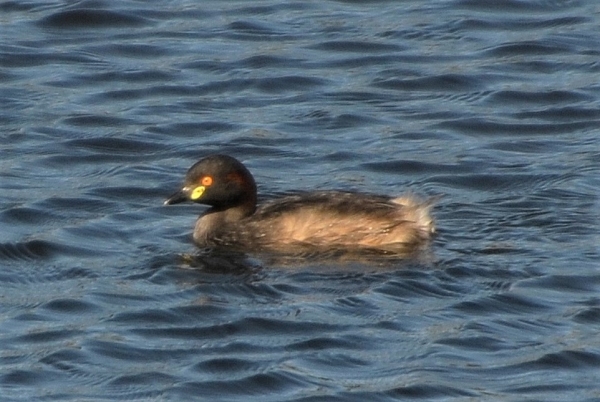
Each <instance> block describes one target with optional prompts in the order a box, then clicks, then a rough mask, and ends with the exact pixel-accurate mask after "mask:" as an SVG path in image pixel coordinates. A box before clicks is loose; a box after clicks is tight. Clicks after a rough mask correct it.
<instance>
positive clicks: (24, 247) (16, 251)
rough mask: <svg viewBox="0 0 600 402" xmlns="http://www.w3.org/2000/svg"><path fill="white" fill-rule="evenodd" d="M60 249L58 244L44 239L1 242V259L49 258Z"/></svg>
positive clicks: (27, 259)
mask: <svg viewBox="0 0 600 402" xmlns="http://www.w3.org/2000/svg"><path fill="white" fill-rule="evenodd" d="M58 251H59V247H58V246H57V245H55V244H53V243H50V242H47V241H43V240H29V241H25V242H17V243H0V260H12V261H19V260H21V261H22V260H25V261H32V260H47V259H50V258H51V257H52V256H54V255H55V254H56V253H57V252H58Z"/></svg>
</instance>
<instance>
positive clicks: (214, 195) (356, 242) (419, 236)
mask: <svg viewBox="0 0 600 402" xmlns="http://www.w3.org/2000/svg"><path fill="white" fill-rule="evenodd" d="M184 201H192V202H195V203H199V204H205V205H208V206H210V208H209V209H208V210H206V211H205V212H204V213H203V214H202V215H200V217H199V218H198V220H197V221H196V225H195V228H194V234H193V238H194V242H195V243H196V244H197V245H198V246H200V247H231V248H235V249H238V250H247V251H266V252H276V253H286V252H288V251H289V250H299V249H303V250H328V249H353V250H355V251H356V250H380V251H385V252H392V253H406V252H411V251H414V250H416V249H418V248H420V247H421V246H423V245H425V244H426V243H427V242H428V241H429V240H430V238H431V237H432V235H433V234H434V232H435V226H434V222H433V219H432V217H431V215H430V210H431V208H432V204H433V202H432V201H421V200H419V199H418V198H417V197H415V196H413V195H410V194H408V195H404V196H401V197H396V198H393V197H388V196H384V195H373V194H365V193H360V192H349V191H313V192H304V193H298V194H294V195H288V196H284V197H281V198H277V199H274V200H272V201H268V202H266V203H264V204H262V205H259V206H257V188H256V182H255V180H254V177H253V176H252V174H251V173H250V171H249V170H248V169H247V168H246V167H245V166H244V165H243V164H242V163H241V162H240V161H238V160H237V159H235V158H233V157H231V156H228V155H211V156H208V157H206V158H204V159H202V160H200V161H199V162H197V163H195V164H194V165H193V166H192V167H191V168H190V169H189V170H188V171H187V174H186V176H185V180H184V183H183V186H182V188H181V190H179V191H178V192H176V193H175V194H173V195H172V196H171V197H169V198H168V199H167V200H166V201H165V202H164V204H165V205H172V204H177V203H181V202H184Z"/></svg>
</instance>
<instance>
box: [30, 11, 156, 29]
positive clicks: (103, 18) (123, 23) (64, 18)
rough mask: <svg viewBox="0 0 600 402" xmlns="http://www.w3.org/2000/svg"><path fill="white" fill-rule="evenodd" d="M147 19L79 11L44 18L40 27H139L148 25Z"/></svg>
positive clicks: (123, 14)
mask: <svg viewBox="0 0 600 402" xmlns="http://www.w3.org/2000/svg"><path fill="white" fill-rule="evenodd" d="M148 23H149V21H148V20H146V19H145V18H142V17H138V16H134V15H130V14H127V13H124V12H117V11H108V10H95V9H78V10H67V11H59V12H57V13H54V14H52V15H49V16H47V17H44V18H42V19H41V20H40V21H39V22H38V25H40V26H42V27H44V28H58V29H73V28H89V27H99V28H115V27H137V26H142V25H146V24H148Z"/></svg>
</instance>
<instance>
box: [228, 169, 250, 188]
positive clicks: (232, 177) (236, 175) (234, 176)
mask: <svg viewBox="0 0 600 402" xmlns="http://www.w3.org/2000/svg"><path fill="white" fill-rule="evenodd" d="M227 181H234V182H236V183H238V184H240V185H242V186H243V185H245V184H246V180H244V177H243V176H242V175H241V174H240V172H232V173H229V174H228V175H227Z"/></svg>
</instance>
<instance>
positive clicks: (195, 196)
mask: <svg viewBox="0 0 600 402" xmlns="http://www.w3.org/2000/svg"><path fill="white" fill-rule="evenodd" d="M204 190H206V187H204V186H198V187H196V188H195V189H193V190H192V193H191V194H190V198H191V199H192V200H197V199H198V198H200V197H202V194H204Z"/></svg>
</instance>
